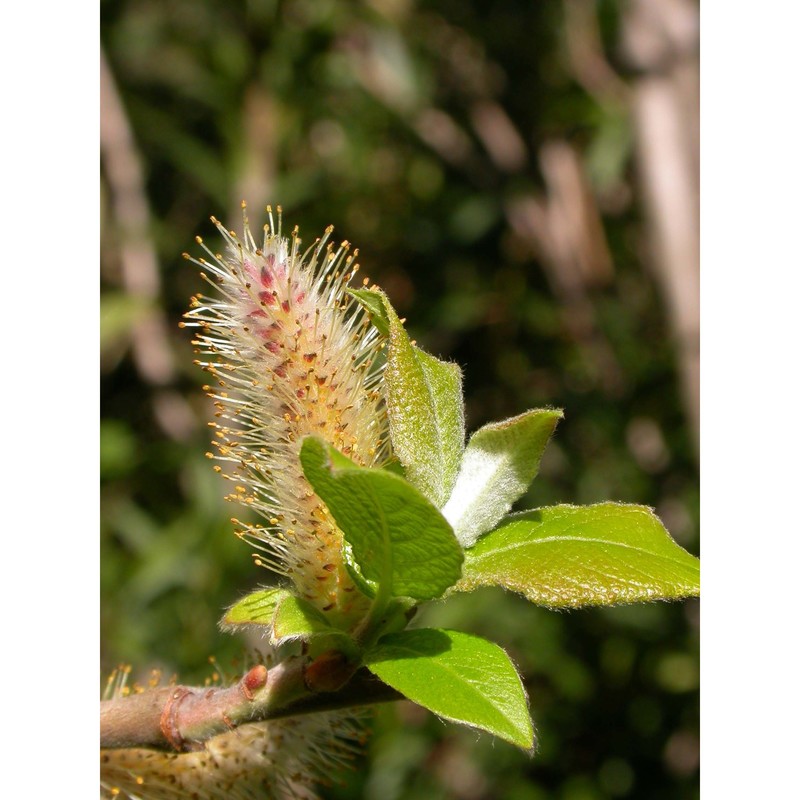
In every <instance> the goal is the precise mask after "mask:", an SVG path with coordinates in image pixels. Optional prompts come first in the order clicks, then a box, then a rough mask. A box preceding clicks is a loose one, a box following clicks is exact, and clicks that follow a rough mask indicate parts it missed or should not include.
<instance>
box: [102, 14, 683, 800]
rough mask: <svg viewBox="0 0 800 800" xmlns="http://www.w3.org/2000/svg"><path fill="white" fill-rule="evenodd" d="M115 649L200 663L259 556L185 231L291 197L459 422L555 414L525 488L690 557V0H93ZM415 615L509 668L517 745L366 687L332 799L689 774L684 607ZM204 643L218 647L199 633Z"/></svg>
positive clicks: (505, 793) (109, 623) (595, 798)
mask: <svg viewBox="0 0 800 800" xmlns="http://www.w3.org/2000/svg"><path fill="white" fill-rule="evenodd" d="M101 9H102V45H103V56H104V63H103V71H102V111H101V116H102V131H101V144H102V174H101V202H102V214H103V218H102V231H103V239H102V244H101V254H102V276H101V277H102V288H101V291H102V307H101V308H102V317H101V322H102V331H101V366H102V413H103V416H102V421H101V451H102V452H101V456H102V462H101V477H102V538H101V544H102V551H101V555H102V578H101V581H102V586H101V589H102V630H101V635H102V659H103V664H102V666H103V669H104V672H107V671H108V670H110V669H111V668H113V666H114V665H116V664H117V663H120V662H127V663H132V664H134V665H135V667H136V668H137V670H138V669H141V670H142V671H141V673H140V675H142V676H146V674H147V669H149V668H150V667H153V666H156V667H159V668H161V669H162V670H163V671H164V673H165V674H166V675H167V676H169V675H170V674H172V673H173V672H177V673H179V674H180V676H181V679H182V680H186V681H195V680H196V681H202V680H203V679H204V678H205V677H207V676H208V675H210V674H211V672H212V671H214V670H215V669H217V668H220V667H222V666H224V665H226V664H229V663H230V662H231V661H232V660H233V659H235V658H236V657H237V656H238V655H239V654H240V653H241V650H242V647H243V642H242V641H240V640H237V639H236V638H234V637H230V636H227V635H223V634H221V633H219V632H218V630H217V628H216V621H217V619H218V618H219V616H220V615H221V611H222V609H223V608H224V607H225V606H227V605H230V604H231V603H232V602H234V601H235V600H236V599H238V598H239V597H240V596H241V595H242V594H243V593H244V592H246V591H247V590H249V589H251V588H253V587H254V586H255V585H256V584H258V583H259V582H263V581H264V580H265V579H266V575H265V573H264V572H263V570H258V569H257V568H256V567H254V566H253V564H252V561H251V559H250V555H249V552H248V551H247V548H246V546H244V545H242V544H241V543H240V542H239V541H238V540H236V538H235V537H234V536H233V535H232V528H233V526H232V525H231V524H230V522H229V517H230V516H231V514H232V513H237V512H236V510H234V509H233V508H232V507H230V506H228V505H226V504H225V503H224V502H223V500H222V497H223V495H224V494H225V488H224V486H223V485H222V483H221V481H220V480H219V479H218V478H217V476H216V475H215V474H214V473H213V472H212V470H211V468H210V464H209V462H208V461H207V459H206V458H205V456H204V453H205V452H206V450H208V448H209V436H208V433H207V428H206V426H205V422H206V420H207V418H208V416H209V414H210V409H209V407H208V405H209V404H208V403H207V400H206V398H205V396H204V394H203V392H202V390H201V389H200V386H201V384H202V383H203V377H202V373H201V372H200V371H199V370H198V369H196V368H195V367H193V365H192V359H193V353H192V348H191V345H190V343H189V340H190V336H189V335H188V334H187V333H186V332H185V331H181V330H179V329H178V321H179V320H180V316H181V314H182V313H183V311H184V310H185V309H186V308H187V305H188V299H189V297H190V295H191V294H193V293H194V292H195V291H197V290H198V289H201V282H200V279H199V278H198V276H197V274H196V271H195V270H194V268H193V267H191V265H188V263H187V262H186V261H184V260H183V259H182V258H181V252H182V251H184V250H190V249H193V248H195V249H196V246H195V245H194V243H193V237H194V236H195V235H196V234H200V235H203V236H204V237H207V238H208V239H209V241H212V240H213V239H214V236H215V234H214V232H213V228H212V226H211V224H210V222H209V221H208V216H209V215H210V214H212V213H213V214H216V215H217V216H218V217H220V218H222V219H225V220H226V221H227V223H228V224H229V225H231V226H232V227H240V224H241V223H240V219H241V216H240V211H239V203H240V201H241V200H242V199H246V200H247V201H248V204H249V213H250V217H251V219H252V220H253V222H254V224H255V225H256V227H258V225H259V222H260V215H259V209H260V208H261V207H262V206H263V205H264V204H266V203H273V204H278V203H279V204H281V205H282V206H283V209H284V218H285V221H286V223H287V224H288V225H289V226H292V225H294V224H298V225H300V228H301V234H304V236H305V238H306V240H307V241H310V240H312V239H313V238H314V237H315V236H317V235H319V233H320V232H321V231H322V230H323V229H324V227H325V226H327V225H328V224H331V223H333V224H334V225H335V226H336V230H337V234H336V235H337V236H338V237H339V238H347V239H348V240H350V241H352V242H354V243H355V244H356V245H357V246H358V247H359V249H360V252H361V256H360V261H361V264H362V274H366V275H369V276H370V277H371V278H372V279H373V280H374V281H375V282H377V283H379V284H381V285H382V286H383V287H384V288H385V289H386V290H387V291H388V293H389V295H390V296H391V298H392V300H393V302H394V304H395V306H396V308H397V309H398V312H399V313H400V314H401V316H405V317H407V318H408V327H409V329H410V331H411V333H412V336H413V337H415V338H417V339H418V340H419V342H420V343H421V344H422V345H423V346H425V348H426V349H428V350H429V351H431V352H432V353H434V354H436V355H437V356H440V357H444V358H447V359H452V360H455V361H457V362H459V363H460V364H461V365H462V366H463V367H464V370H465V394H466V402H467V415H468V428H469V429H470V430H474V429H475V428H477V427H479V426H480V425H482V424H484V423H485V422H487V421H491V420H496V419H500V418H504V417H508V416H512V415H515V414H518V413H521V412H522V411H524V410H526V409H528V408H533V407H537V406H544V405H552V406H558V407H562V408H564V409H565V410H566V418H565V420H564V421H563V422H562V423H561V425H560V426H559V429H558V431H557V433H556V437H555V439H554V441H553V442H552V443H551V445H550V447H549V448H548V451H547V454H546V456H545V459H544V461H543V464H542V470H541V474H540V476H539V477H538V478H537V480H536V481H535V482H534V484H533V487H532V488H531V490H530V491H529V493H528V495H527V496H526V497H525V498H524V499H523V501H522V502H521V503H520V504H519V507H522V508H533V507H536V506H538V505H545V504H551V503H558V502H571V503H591V502H596V501H601V500H607V499H614V500H622V501H632V502H638V503H645V504H648V505H651V506H654V507H655V508H656V510H657V512H658V513H659V515H660V516H661V517H662V519H663V520H664V522H665V524H666V525H667V527H668V528H669V529H670V531H671V532H672V534H673V536H674V537H675V539H676V540H677V541H678V542H679V543H680V544H682V545H683V546H684V547H686V548H687V549H689V550H690V551H692V552H695V553H696V552H698V511H699V508H698V507H699V497H698V494H699V487H698V473H697V449H696V441H697V422H698V411H697V360H698V356H697V352H698V348H697V339H698V322H697V303H698V301H697V294H698V293H697V272H698V265H697V130H696V126H697V70H698V63H697V48H698V45H697V8H696V6H695V4H694V3H692V2H688V0H687V2H683V1H682V0H647V1H646V2H645V0H642V2H636V1H635V0H633V1H632V2H621V0H619V1H618V0H613V1H612V0H608V1H604V0H599V1H598V2H590V1H589V0H564V2H541V3H531V2H529V1H527V0H525V1H523V0H520V1H519V2H513V0H511V1H509V2H503V3H486V2H482V3H478V2H473V0H458V2H456V1H455V0H450V1H449V2H448V1H447V0H437V1H436V2H417V1H416V0H372V1H371V2H365V1H362V2H349V3H346V2H334V1H333V0H286V1H284V2H277V0H276V1H275V2H270V0H250V2H234V3H232V2H222V1H221V0H105V2H103V3H102V6H101ZM425 613H426V617H425V622H426V624H430V625H439V626H447V627H452V628H457V629H462V630H468V631H471V632H474V633H476V634H480V635H484V636H486V637H487V638H490V639H492V640H494V641H497V642H498V643H499V644H501V645H502V646H504V647H506V648H507V649H508V651H509V653H510V654H511V656H512V658H513V659H514V661H515V662H516V663H517V665H518V666H519V668H520V670H521V671H522V673H523V675H524V676H525V680H526V685H527V689H528V692H529V694H530V698H531V706H532V710H533V716H534V720H535V722H536V726H537V730H538V738H539V750H538V752H537V754H536V756H535V757H534V758H533V759H529V758H528V757H527V756H525V755H524V754H522V753H519V752H517V751H516V750H515V749H514V748H512V747H511V746H509V745H506V744H505V743H503V742H499V741H495V740H493V739H492V738H491V737H489V736H488V735H483V736H479V735H478V734H477V733H474V732H472V731H469V730H466V729H463V728H458V727H457V726H454V725H444V724H442V723H440V722H439V721H438V720H437V719H436V718H434V717H433V716H432V715H430V714H428V713H427V712H424V711H422V710H421V709H419V708H416V707H413V706H411V705H410V704H398V705H396V706H393V707H391V708H385V709H381V710H380V712H379V713H377V714H376V715H375V717H374V719H373V722H372V728H373V731H374V734H373V736H372V737H371V739H370V741H369V744H368V746H367V753H366V756H365V758H364V759H363V760H362V761H361V762H359V763H358V764H357V765H356V767H357V769H356V771H355V772H353V773H349V774H348V773H346V774H344V775H343V776H342V778H343V780H344V781H345V784H346V785H345V786H344V787H342V786H339V785H334V786H332V787H330V788H329V789H326V790H325V792H326V796H327V797H331V798H361V797H363V798H368V799H369V800H401V798H402V799H403V800H406V799H407V800H411V798H463V799H464V800H490V799H491V798H510V799H512V800H544V798H561V799H563V800H601V799H602V800H605V798H616V797H630V798H646V799H647V800H651V799H652V800H658V799H659V798H664V799H666V798H669V799H670V800H672V799H674V798H695V797H698V796H699V789H698V760H699V740H698V735H699V706H698V682H699V664H698V649H699V645H698V619H699V616H698V604H697V603H696V602H694V601H693V602H687V603H682V604H674V605H667V604H661V605H642V606H631V607H623V608H616V609H604V610H600V609H594V610H585V611H575V612H570V613H555V612H550V611H545V610H542V609H538V608H535V607H533V606H531V605H529V604H528V603H527V602H525V601H524V600H522V599H520V598H517V597H515V596H511V595H504V594H503V593H501V592H499V591H494V590H485V591H482V592H480V593H476V594H473V595H464V596H457V597H454V598H453V599H452V600H450V601H448V602H447V604H435V605H434V606H433V607H431V608H430V609H428V610H427V611H426V612H425ZM212 654H213V656H215V658H216V665H211V664H209V661H208V657H209V655H212Z"/></svg>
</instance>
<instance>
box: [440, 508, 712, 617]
mask: <svg viewBox="0 0 800 800" xmlns="http://www.w3.org/2000/svg"><path fill="white" fill-rule="evenodd" d="M478 586H502V587H503V588H505V589H511V590H513V591H515V592H519V593H520V594H523V595H525V597H527V598H528V600H530V601H531V602H533V603H537V604H539V605H543V606H549V607H552V608H558V607H573V608H575V607H578V606H589V605H603V606H607V605H613V604H615V603H634V602H639V601H643V600H673V599H678V598H682V597H691V596H696V595H699V594H700V562H699V560H698V559H697V558H695V557H694V556H693V555H690V554H689V553H687V552H686V551H685V550H684V549H683V548H682V547H680V546H679V545H678V544H676V543H675V542H674V541H673V539H672V538H671V537H670V535H669V533H667V531H666V529H665V528H664V526H663V525H662V523H661V520H659V518H658V517H657V516H656V515H655V514H654V513H653V512H652V510H651V509H649V508H645V507H644V506H635V505H622V504H618V503H600V504H599V505H594V506H567V505H564V506H553V507H552V508H540V509H538V510H536V511H526V512H524V513H521V514H513V515H511V516H510V517H508V518H507V519H506V521H505V522H503V523H502V524H501V525H500V526H499V527H498V528H496V529H495V530H493V531H492V532H491V533H488V534H486V536H484V537H483V538H482V539H479V540H478V542H477V544H476V545H475V546H474V547H472V548H470V549H469V550H467V551H466V553H465V562H464V578H463V579H462V580H461V581H460V582H459V584H458V585H457V586H456V587H455V589H456V590H457V591H470V590H472V589H475V588H476V587H478Z"/></svg>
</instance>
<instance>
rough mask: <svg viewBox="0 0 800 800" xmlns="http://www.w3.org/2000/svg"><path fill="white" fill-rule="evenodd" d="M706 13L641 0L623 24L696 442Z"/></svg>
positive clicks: (677, 2) (655, 258)
mask: <svg viewBox="0 0 800 800" xmlns="http://www.w3.org/2000/svg"><path fill="white" fill-rule="evenodd" d="M699 25H700V22H699V10H698V6H697V4H696V3H695V2H693V0H634V2H631V3H630V5H629V7H628V11H627V14H626V18H625V25H624V29H623V36H624V47H625V53H626V57H627V59H628V61H629V62H630V64H631V65H632V66H633V67H634V68H635V69H636V71H637V73H638V77H637V78H636V79H635V80H634V83H633V87H634V93H633V100H632V107H633V115H634V124H635V128H636V147H637V163H638V171H639V180H640V183H641V186H642V193H643V200H644V203H645V208H646V212H647V216H648V221H649V225H650V228H651V231H652V241H653V252H652V254H651V255H652V266H653V267H654V269H655V273H656V276H657V278H658V280H659V282H660V284H661V289H662V292H663V294H664V297H665V299H666V304H667V310H668V313H669V319H670V323H671V326H672V332H673V336H674V338H675V341H676V344H677V347H678V361H679V365H680V372H681V382H682V385H683V393H684V406H685V408H686V412H687V416H688V418H689V423H690V427H691V430H692V433H693V438H694V443H695V447H696V448H698V447H699V425H700V202H699V194H700V172H699V163H698V157H699V129H700V121H699V112H700V109H699V94H700V78H699V71H700V54H699V33H700V31H699Z"/></svg>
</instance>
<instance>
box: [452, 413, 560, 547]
mask: <svg viewBox="0 0 800 800" xmlns="http://www.w3.org/2000/svg"><path fill="white" fill-rule="evenodd" d="M563 416H564V414H563V412H562V411H560V410H556V409H550V408H545V409H536V410H534V411H528V412H526V413H525V414H521V415H520V416H518V417H512V418H511V419H507V420H504V421H503V422H493V423H491V424H489V425H485V426H484V427H483V428H481V429H480V430H479V431H476V432H475V433H474V434H473V435H472V438H471V439H470V440H469V444H468V445H467V449H466V450H465V451H464V458H463V460H462V462H461V470H460V472H459V474H458V478H457V479H456V485H455V486H454V487H453V493H452V494H451V495H450V499H449V500H448V501H447V504H446V505H445V507H444V508H443V509H442V514H444V516H445V518H446V519H447V521H448V522H449V523H450V524H451V525H452V526H453V530H454V531H455V534H456V538H457V539H458V540H459V542H461V544H462V545H463V546H464V547H469V546H470V545H472V544H474V543H475V541H476V540H477V538H478V537H479V536H480V535H481V534H483V533H486V531H489V530H491V529H492V528H493V527H494V526H495V525H496V524H497V523H498V522H499V521H500V520H501V519H502V518H503V517H504V516H505V515H506V514H507V513H508V510H509V509H510V508H511V506H512V504H513V503H514V502H516V501H517V500H519V498H520V497H522V495H523V494H525V491H526V490H527V488H528V486H529V485H530V483H531V481H532V480H533V479H534V478H535V477H536V473H537V472H538V471H539V462H540V461H541V459H542V453H543V452H544V448H545V446H546V445H547V442H548V440H549V439H550V436H551V435H552V433H553V431H554V430H555V427H556V424H557V423H558V421H559V420H560V419H561V418H562V417H563Z"/></svg>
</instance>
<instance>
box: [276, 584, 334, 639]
mask: <svg viewBox="0 0 800 800" xmlns="http://www.w3.org/2000/svg"><path fill="white" fill-rule="evenodd" d="M333 630H335V629H334V628H332V627H331V625H330V623H329V622H328V620H327V619H325V615H324V614H323V613H322V612H321V611H320V610H319V609H317V608H316V607H315V606H312V605H311V603H309V602H308V601H307V600H303V598H302V597H295V596H294V595H289V596H288V597H285V598H283V600H281V601H280V603H278V606H277V608H276V609H275V615H274V616H273V619H272V635H271V636H270V639H271V641H272V643H273V644H279V643H281V642H284V641H287V640H289V639H307V638H308V637H310V636H313V635H314V634H318V633H331V632H332V631H333Z"/></svg>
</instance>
